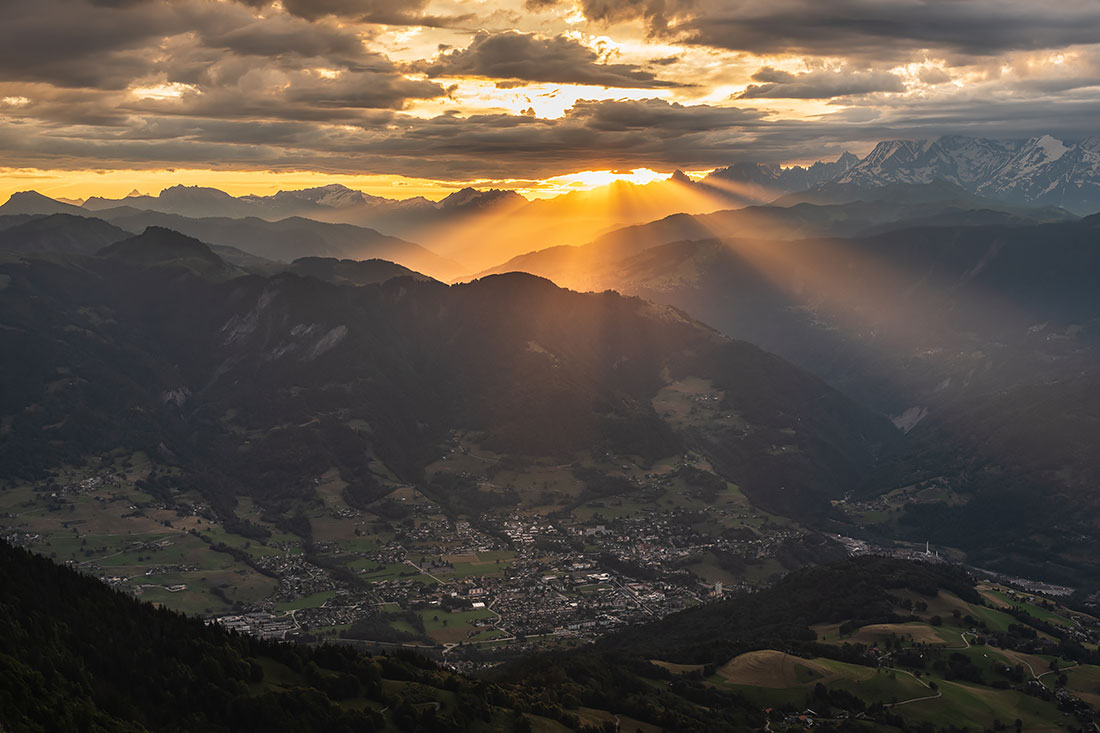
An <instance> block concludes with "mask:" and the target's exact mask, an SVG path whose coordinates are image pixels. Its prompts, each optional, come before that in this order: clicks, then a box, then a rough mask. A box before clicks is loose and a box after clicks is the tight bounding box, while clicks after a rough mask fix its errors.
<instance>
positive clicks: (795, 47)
mask: <svg viewBox="0 0 1100 733" xmlns="http://www.w3.org/2000/svg"><path fill="white" fill-rule="evenodd" d="M564 2H565V0H558V1H557V2H555V1H554V0H530V1H529V2H528V7H529V8H531V9H542V8H546V7H550V6H553V5H559V4H563V3H564ZM579 5H580V8H581V10H582V12H583V13H584V15H585V17H587V18H588V19H589V20H592V21H596V22H606V23H611V22H616V21H625V20H642V21H644V22H645V23H646V24H647V26H648V28H649V31H650V33H652V34H655V35H668V36H672V37H677V38H679V39H680V40H684V41H688V42H691V43H695V44H700V45H706V46H711V47H714V48H722V49H730V50H735V51H748V52H751V53H756V54H782V53H798V54H805V55H811V56H843V57H853V56H861V57H872V56H873V57H877V58H880V59H883V58H900V57H902V56H905V55H907V54H911V53H914V52H916V51H920V50H925V49H927V50H931V51H937V52H943V53H947V54H951V55H961V56H995V55H997V54H1002V53H1005V52H1008V51H1014V50H1035V49H1045V48H1062V47H1064V46H1066V45H1068V44H1073V43H1082V44H1090V43H1095V42H1096V40H1097V28H1100V3H1097V2H1095V0H1060V1H1059V2H1053V3H1049V2H1048V3H1043V2H1036V1H1035V0H580V3H579Z"/></svg>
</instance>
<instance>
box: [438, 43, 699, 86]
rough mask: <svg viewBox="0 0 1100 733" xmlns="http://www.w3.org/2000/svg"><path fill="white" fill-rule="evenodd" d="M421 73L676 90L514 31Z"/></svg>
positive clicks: (580, 48) (629, 68)
mask: <svg viewBox="0 0 1100 733" xmlns="http://www.w3.org/2000/svg"><path fill="white" fill-rule="evenodd" d="M420 68H421V69H422V70H423V71H424V72H426V73H427V74H428V75H429V76H433V77H438V76H478V77H485V78H490V79H499V80H504V81H511V80H515V81H528V82H549V83H551V84H595V85H602V86H613V87H636V88H640V89H651V88H655V87H672V86H679V85H678V84H676V83H673V82H669V81H663V80H661V79H658V78H657V77H656V75H655V74H653V73H652V72H649V71H645V70H643V69H641V68H639V67H638V66H636V65H634V64H610V63H604V62H602V61H601V60H600V57H599V54H598V53H596V51H594V50H592V49H591V48H589V47H587V46H585V45H583V44H581V43H579V42H578V41H576V40H573V39H571V38H565V37H562V36H557V37H554V38H545V37H541V36H538V35H535V34H532V33H519V32H516V31H506V32H503V33H478V34H477V35H476V36H474V40H473V42H472V43H471V44H470V45H469V46H468V47H467V48H464V49H460V50H456V51H450V52H445V53H441V54H440V55H439V57H438V58H437V59H435V60H434V61H433V62H431V63H429V64H425V65H421V67H420Z"/></svg>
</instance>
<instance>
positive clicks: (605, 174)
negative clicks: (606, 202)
mask: <svg viewBox="0 0 1100 733" xmlns="http://www.w3.org/2000/svg"><path fill="white" fill-rule="evenodd" d="M668 176H669V174H668V173H659V172H657V171H655V170H650V169H649V168H634V169H632V170H628V171H624V170H602V171H579V172H577V173H567V174H565V175H561V176H554V177H552V178H547V179H546V180H544V181H542V183H541V185H540V186H539V188H540V189H543V190H546V191H554V192H555V193H567V192H569V191H591V190H592V189H594V188H599V187H601V186H609V185H611V184H612V183H616V182H619V181H625V182H627V183H633V184H636V185H639V186H644V185H645V184H647V183H653V182H654V181H662V180H664V179H666V178H668Z"/></svg>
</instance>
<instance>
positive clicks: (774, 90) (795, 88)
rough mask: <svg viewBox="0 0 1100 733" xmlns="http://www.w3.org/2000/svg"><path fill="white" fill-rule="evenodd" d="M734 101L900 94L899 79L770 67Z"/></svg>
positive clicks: (874, 73) (884, 73)
mask: <svg viewBox="0 0 1100 733" xmlns="http://www.w3.org/2000/svg"><path fill="white" fill-rule="evenodd" d="M752 78H753V81H758V82H763V83H761V84H750V85H749V86H748V87H746V88H745V90H744V91H743V92H741V93H740V94H738V95H736V97H737V99H833V98H835V97H847V96H851V95H854V94H870V93H872V92H903V91H905V85H904V84H903V83H902V80H901V79H900V78H898V77H897V76H895V75H894V74H891V73H890V72H888V71H850V70H844V69H839V70H835V71H830V70H826V69H822V70H818V71H807V72H805V73H801V74H791V73H789V72H786V71H780V70H778V69H773V68H771V67H770V66H765V67H764V68H762V69H760V70H759V71H757V72H756V73H755V74H753V76H752Z"/></svg>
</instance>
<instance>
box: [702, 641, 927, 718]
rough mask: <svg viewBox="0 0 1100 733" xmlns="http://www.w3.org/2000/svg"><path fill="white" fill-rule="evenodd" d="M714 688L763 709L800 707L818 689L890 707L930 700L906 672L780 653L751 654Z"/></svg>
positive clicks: (727, 669)
mask: <svg viewBox="0 0 1100 733" xmlns="http://www.w3.org/2000/svg"><path fill="white" fill-rule="evenodd" d="M708 681H710V682H711V683H712V684H718V685H719V686H722V687H729V688H731V689H735V690H738V691H740V692H742V693H744V694H745V695H747V696H749V697H750V698H752V699H755V700H757V701H759V703H760V704H761V705H782V704H787V703H790V704H794V705H800V704H803V703H804V702H805V700H806V699H807V697H808V695H809V693H810V691H811V690H812V688H813V687H814V685H816V684H817V683H819V682H820V683H821V684H824V685H826V686H828V687H830V688H833V687H835V688H839V689H845V690H847V691H849V692H851V693H853V694H855V695H858V696H859V697H861V698H863V699H864V700H867V701H868V702H882V703H889V702H892V701H894V700H907V699H913V698H918V697H921V696H923V695H926V694H929V693H928V688H926V687H925V686H924V685H922V684H921V683H920V682H919V681H917V679H916V678H914V677H913V676H911V675H908V674H905V673H904V672H894V671H891V670H877V669H873V668H871V667H863V666H860V665H855V664H847V663H845V662H839V661H836V660H833V659H825V658H820V657H819V658H816V659H803V658H801V657H795V656H791V655H789V654H784V653H783V652H779V651H774V650H761V651H755V652H748V653H746V654H742V655H740V656H738V657H735V658H734V659H732V660H730V661H729V662H728V663H727V664H725V665H723V666H722V667H719V668H718V671H717V673H716V674H715V675H714V676H713V677H711V678H709V680H708Z"/></svg>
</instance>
